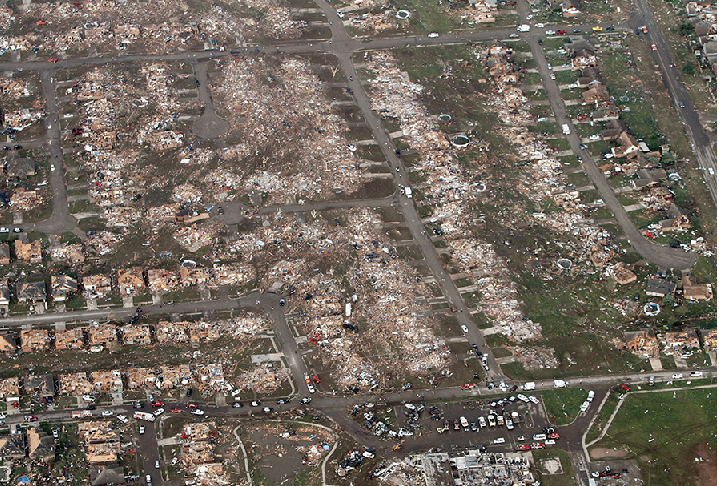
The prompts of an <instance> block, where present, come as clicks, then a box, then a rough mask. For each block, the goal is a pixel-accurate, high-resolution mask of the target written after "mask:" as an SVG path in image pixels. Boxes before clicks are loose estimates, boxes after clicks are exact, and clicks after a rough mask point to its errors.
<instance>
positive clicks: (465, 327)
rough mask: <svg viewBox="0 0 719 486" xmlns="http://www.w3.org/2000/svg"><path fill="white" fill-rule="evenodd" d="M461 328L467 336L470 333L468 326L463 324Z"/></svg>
mask: <svg viewBox="0 0 719 486" xmlns="http://www.w3.org/2000/svg"><path fill="white" fill-rule="evenodd" d="M461 327H462V332H463V333H465V334H466V333H468V332H469V329H468V328H467V326H465V325H464V324H462V326H461Z"/></svg>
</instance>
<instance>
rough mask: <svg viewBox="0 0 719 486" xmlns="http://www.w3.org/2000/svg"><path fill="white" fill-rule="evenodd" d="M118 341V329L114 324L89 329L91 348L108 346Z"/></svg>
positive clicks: (88, 337) (88, 338)
mask: <svg viewBox="0 0 719 486" xmlns="http://www.w3.org/2000/svg"><path fill="white" fill-rule="evenodd" d="M116 341H117V328H116V327H115V325H114V324H96V325H91V326H89V327H88V328H87V344H88V345H89V346H107V345H108V344H112V343H114V342H116Z"/></svg>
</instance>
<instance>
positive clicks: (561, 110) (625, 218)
mask: <svg viewBox="0 0 719 486" xmlns="http://www.w3.org/2000/svg"><path fill="white" fill-rule="evenodd" d="M540 37H541V36H539V35H536V34H534V35H529V36H527V41H528V42H529V46H530V48H531V50H532V55H533V56H534V59H535V60H536V61H537V70H538V72H539V75H540V76H541V78H542V83H543V84H544V88H545V89H546V91H547V98H548V99H549V103H550V105H551V107H552V111H553V112H554V116H555V119H556V122H557V123H558V124H559V125H563V124H566V125H568V126H569V129H570V132H571V134H570V135H565V137H564V138H566V139H567V141H568V142H569V146H570V147H571V149H572V151H573V152H574V153H575V154H576V155H578V156H580V157H581V158H582V167H583V168H584V172H585V173H586V174H587V175H588V176H589V178H590V179H591V180H592V182H593V183H594V186H595V187H596V188H597V191H598V192H599V195H600V196H601V197H602V200H603V201H604V204H605V205H606V206H607V208H608V209H609V210H610V211H611V212H612V214H613V215H614V218H615V219H616V220H617V222H618V223H619V225H620V226H621V227H622V230H623V231H624V234H625V235H626V237H627V239H628V241H629V243H631V245H632V247H633V248H634V249H635V250H636V252H637V253H639V254H640V255H641V256H642V258H644V259H645V260H646V261H648V262H651V263H654V264H655V265H658V266H659V267H661V268H674V269H678V270H688V269H691V267H692V266H693V265H694V262H696V258H697V256H696V254H694V253H690V252H685V251H684V250H682V249H680V248H670V247H669V246H668V245H658V244H655V243H653V242H651V241H650V240H649V239H647V238H646V237H645V236H643V235H642V234H641V233H640V232H639V230H638V229H637V227H636V226H635V225H634V223H632V221H631V219H629V215H628V214H627V212H626V211H625V210H624V206H623V205H622V203H620V202H619V199H618V198H617V195H616V193H615V192H614V189H612V187H611V186H610V185H609V183H608V182H607V178H606V177H605V176H604V174H603V173H602V171H601V170H599V167H597V163H596V162H595V161H594V158H593V157H592V155H591V154H590V153H589V151H588V150H582V149H581V148H580V146H579V145H580V144H581V142H582V140H581V138H580V137H579V135H578V134H577V130H576V127H575V126H574V123H572V120H571V118H570V117H569V116H567V111H566V106H565V104H564V100H563V99H562V93H561V91H560V89H559V85H558V84H557V82H556V81H555V80H553V79H552V78H551V74H552V71H551V70H550V69H549V68H548V67H547V58H546V56H545V53H544V48H543V47H542V46H541V45H540V44H539V42H538V40H539V38H540Z"/></svg>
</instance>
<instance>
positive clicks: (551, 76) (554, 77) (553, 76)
mask: <svg viewBox="0 0 719 486" xmlns="http://www.w3.org/2000/svg"><path fill="white" fill-rule="evenodd" d="M549 77H550V78H552V79H557V77H556V76H555V75H554V73H552V74H550V75H549Z"/></svg>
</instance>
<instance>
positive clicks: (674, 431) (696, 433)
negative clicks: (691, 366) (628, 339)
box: [596, 388, 717, 486]
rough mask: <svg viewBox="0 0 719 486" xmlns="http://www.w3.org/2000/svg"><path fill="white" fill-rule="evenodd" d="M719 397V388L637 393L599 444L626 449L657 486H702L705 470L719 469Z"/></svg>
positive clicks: (616, 417) (644, 473)
mask: <svg viewBox="0 0 719 486" xmlns="http://www.w3.org/2000/svg"><path fill="white" fill-rule="evenodd" d="M716 399H717V394H716V388H713V389H706V388H702V389H690V390H682V391H669V392H657V393H638V394H634V395H632V396H630V397H628V398H627V399H626V400H625V401H624V404H623V405H622V408H621V409H620V410H619V412H618V413H617V415H616V416H615V418H614V421H613V422H612V425H611V426H610V428H609V431H608V432H607V435H606V436H605V438H603V439H602V440H601V441H600V442H598V443H597V444H596V446H597V447H604V448H609V449H611V448H615V447H616V448H618V449H622V448H623V449H625V450H626V451H627V452H628V453H630V454H631V455H632V456H634V457H636V458H637V460H638V462H639V466H640V468H641V470H642V475H643V476H644V479H645V481H649V475H650V474H651V478H652V479H651V480H652V484H655V485H657V486H663V485H667V486H669V485H675V484H679V483H684V482H694V481H697V484H702V481H701V479H702V478H705V476H703V475H702V474H706V471H705V469H706V468H716V459H715V457H716V451H717V442H716V434H715V431H716V421H717V404H716ZM696 457H702V458H703V460H704V461H706V462H705V463H697V462H695V460H694V459H695V458H696ZM650 471H651V472H650ZM703 484H708V483H703Z"/></svg>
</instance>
